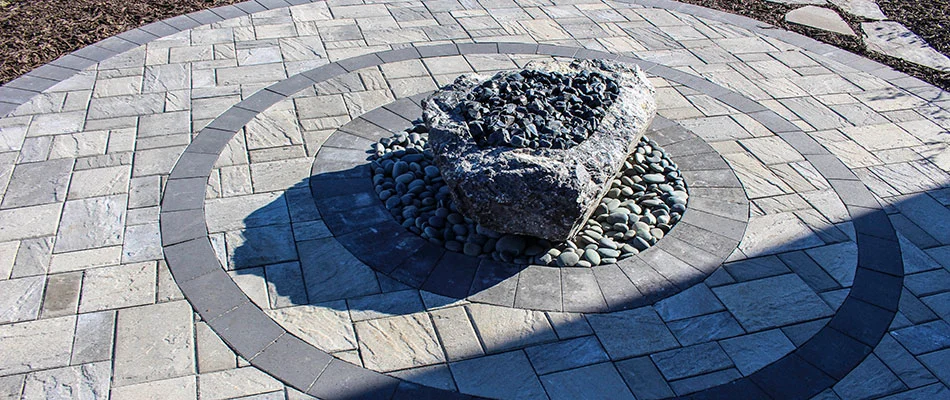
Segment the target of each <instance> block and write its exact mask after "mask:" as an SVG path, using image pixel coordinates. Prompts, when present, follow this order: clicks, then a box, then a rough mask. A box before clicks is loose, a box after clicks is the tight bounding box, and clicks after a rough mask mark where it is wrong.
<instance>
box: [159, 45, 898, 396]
mask: <svg viewBox="0 0 950 400" xmlns="http://www.w3.org/2000/svg"><path fill="white" fill-rule="evenodd" d="M478 53H481V54H495V53H506V54H507V53H511V54H541V55H550V56H562V57H569V58H571V57H573V58H581V59H583V58H604V59H615V60H618V61H622V62H627V63H632V64H637V65H639V66H640V67H641V68H643V69H644V70H646V71H647V72H648V73H650V74H653V75H656V76H660V77H663V78H665V79H668V80H671V81H674V82H678V83H680V84H683V85H686V86H688V87H690V88H691V89H693V90H697V91H700V92H703V93H705V94H707V95H710V96H712V97H714V98H716V99H718V100H720V101H722V102H724V103H726V104H728V105H729V106H731V107H733V108H735V109H737V110H739V111H741V112H744V113H746V114H748V115H749V116H751V117H752V118H754V119H755V120H757V121H758V122H759V123H761V124H762V125H764V126H765V127H767V128H768V129H770V130H771V131H772V132H774V133H775V134H777V135H778V136H779V137H781V138H782V139H784V140H785V141H786V142H788V143H789V144H790V145H791V146H792V147H793V148H795V149H796V150H797V151H798V152H800V153H801V154H802V155H804V156H805V158H806V159H807V160H808V161H809V162H811V163H812V164H813V165H814V166H815V168H816V169H817V170H818V172H819V173H820V174H821V175H822V176H823V177H824V178H825V179H826V180H827V181H828V182H829V183H830V184H831V186H832V187H833V189H834V190H835V192H836V193H837V194H838V196H839V197H840V198H841V200H842V202H844V204H845V205H846V207H847V209H848V211H849V213H850V215H851V217H852V220H853V223H854V228H855V232H856V234H857V244H858V265H857V270H856V274H855V278H854V284H853V286H852V288H851V291H850V293H849V294H848V296H847V297H846V299H845V300H844V302H843V304H842V305H841V307H840V308H839V309H838V312H837V313H836V314H835V315H834V317H832V319H831V321H830V322H829V323H828V324H827V325H826V326H825V327H824V328H822V329H821V330H820V331H819V332H818V333H817V334H815V335H814V336H813V337H812V338H810V339H809V340H808V341H806V342H805V343H804V344H803V345H802V346H800V347H799V348H798V349H796V350H795V351H793V352H792V353H790V354H788V355H786V356H785V357H783V358H781V359H780V360H778V361H776V362H774V363H772V364H770V365H768V366H766V367H764V368H762V369H761V370H759V371H757V372H755V373H753V374H751V375H749V376H747V377H744V378H740V379H737V380H735V381H733V382H730V383H727V384H724V385H720V386H716V387H713V388H710V389H707V390H704V391H701V392H698V393H695V394H693V395H691V396H690V397H696V398H809V397H811V396H813V395H815V394H817V393H819V392H821V391H822V390H824V389H826V388H828V387H830V386H831V385H833V384H834V383H835V382H837V381H838V380H840V379H842V378H843V377H844V376H845V375H846V374H847V373H848V372H850V371H851V370H852V369H853V368H854V367H856V366H857V365H858V364H859V363H860V362H861V361H862V360H863V359H864V358H865V357H866V356H867V355H868V354H870V352H871V350H872V349H873V347H874V346H875V345H876V344H877V343H878V342H879V341H880V339H881V338H882V337H883V335H884V334H885V333H886V331H887V328H888V326H889V325H890V322H891V320H892V319H893V317H894V314H895V313H896V311H897V304H898V300H899V297H900V293H901V285H902V281H903V262H902V260H901V253H900V247H899V245H898V242H897V236H896V233H895V231H894V228H893V226H892V225H891V223H890V221H889V220H888V218H887V216H886V215H885V213H884V211H883V210H882V209H881V207H880V205H879V204H878V203H877V201H876V200H875V199H874V197H873V195H872V194H871V192H870V191H869V190H868V189H867V188H866V187H865V186H864V184H863V183H862V182H861V181H860V180H859V179H858V177H857V176H855V175H854V174H853V173H852V172H851V171H850V170H849V169H848V168H847V167H846V166H845V165H844V164H843V163H842V162H841V161H840V160H838V158H837V157H835V156H834V155H832V154H831V153H830V152H828V151H827V150H825V149H824V148H823V147H822V146H820V145H819V144H818V142H816V141H815V140H813V139H811V138H810V137H809V136H807V135H806V134H805V133H804V132H802V131H801V130H800V129H799V128H798V127H797V126H796V125H794V124H792V123H791V122H789V121H787V120H785V119H784V118H782V117H781V116H779V115H778V114H776V113H775V112H773V111H771V110H768V109H766V108H765V107H763V106H762V105H760V104H758V103H756V102H754V101H752V100H749V99H747V98H745V97H743V96H741V95H739V94H737V93H735V92H732V91H729V90H727V89H725V88H723V87H721V86H718V85H716V84H713V83H711V82H709V81H707V80H705V79H702V78H699V77H696V76H693V75H689V74H686V73H684V72H681V71H678V70H675V69H672V68H669V67H666V66H663V65H658V64H655V63H651V62H647V61H643V60H640V59H636V58H632V57H627V56H619V55H616V54H610V53H605V52H599V51H591V50H585V49H578V48H572V47H565V46H555V45H545V44H542V45H535V44H521V43H474V44H446V45H436V46H418V47H416V46H413V47H407V48H403V49H398V50H390V51H384V52H380V53H373V54H367V55H363V56H359V57H354V58H350V59H346V60H341V61H338V62H335V63H331V64H328V65H324V66H321V67H319V68H315V69H313V70H310V71H307V72H304V73H301V74H299V75H295V76H293V77H290V78H288V79H286V80H284V81H281V82H279V83H276V84H274V85H272V86H270V87H268V88H266V89H264V90H261V91H259V92H257V93H255V94H254V95H252V96H250V97H249V98H247V99H245V100H244V101H242V102H240V103H238V104H237V105H235V106H234V107H233V108H231V109H229V110H227V111H226V112H224V113H223V114H222V115H221V116H219V117H218V118H217V119H215V120H214V121H213V122H212V123H211V124H209V125H208V126H207V127H206V128H205V129H203V130H202V131H201V132H200V133H199V134H198V136H196V137H195V139H194V141H193V142H192V143H191V145H189V146H188V148H187V149H186V150H185V152H184V153H183V154H182V156H181V158H180V159H179V161H178V163H177V164H176V165H175V167H174V169H173V171H172V173H171V175H170V177H169V180H168V183H167V184H166V187H165V192H164V195H163V200H162V206H161V221H160V222H161V231H162V243H163V247H164V251H165V257H166V259H167V261H168V265H169V268H170V269H171V271H172V274H173V276H174V278H175V280H176V282H177V283H178V285H179V286H180V287H181V290H182V292H183V293H184V294H185V297H186V298H187V299H188V301H189V302H190V303H191V304H192V305H193V306H194V308H195V309H196V310H197V312H198V313H199V314H200V315H201V317H202V318H203V319H204V320H205V321H207V322H208V324H209V325H210V326H211V328H212V329H213V330H214V331H215V332H216V333H217V334H218V335H220V336H221V338H222V339H224V340H225V342H227V343H228V345H229V346H231V348H232V349H234V350H235V351H236V352H237V353H238V354H239V355H241V356H242V357H244V358H246V359H247V360H249V361H250V363H251V364H252V365H254V366H256V367H258V368H260V369H262V370H264V371H266V372H268V373H270V374H271V375H273V376H275V377H277V378H278V379H280V380H282V381H283V382H285V383H286V384H288V385H290V386H293V387H295V388H297V389H299V390H301V391H304V392H306V393H309V394H311V395H314V396H317V397H320V398H325V399H337V398H394V397H400V398H401V397H404V396H405V397H410V396H412V397H413V398H426V397H431V398H440V399H443V398H468V397H470V396H467V395H463V394H459V393H454V392H446V391H442V390H439V389H434V388H429V387H423V386H418V385H415V384H410V383H408V382H403V381H400V380H398V379H396V378H393V377H390V376H388V375H384V374H381V373H378V372H374V371H371V370H368V369H364V368H361V367H358V366H355V365H353V364H349V363H347V362H344V361H341V360H338V359H336V358H333V357H332V356H330V355H329V354H327V353H325V352H323V351H321V350H319V349H317V348H315V347H313V346H312V345H310V344H308V343H306V342H304V341H303V340H301V339H299V338H297V337H295V336H293V335H291V334H289V333H288V332H287V331H286V330H285V329H283V328H282V327H281V326H279V325H278V324H277V323H276V322H274V321H273V320H272V319H270V318H269V317H268V316H267V315H266V314H265V313H264V312H263V311H262V310H261V309H260V308H259V307H257V305H255V304H253V303H252V302H251V301H250V299H249V298H248V297H247V296H246V295H245V294H244V293H243V292H242V291H241V290H240V289H239V288H238V286H237V285H236V284H235V283H234V281H232V280H231V279H230V277H229V276H228V274H227V273H226V272H225V271H224V269H223V268H222V266H221V264H220V263H219V262H218V260H217V258H216V257H215V254H214V251H213V250H212V247H211V243H210V240H209V238H208V230H207V225H206V223H205V218H204V210H203V208H204V193H205V184H206V182H207V180H208V177H209V175H210V173H211V169H212V167H213V165H214V162H215V160H217V158H218V156H219V154H220V153H221V151H223V149H224V147H225V146H226V145H227V143H228V141H229V140H231V138H232V137H233V136H234V134H235V133H236V132H238V131H239V130H240V129H241V128H242V127H243V126H244V125H245V124H246V123H248V122H249V121H250V120H251V119H253V118H254V117H255V116H256V115H257V114H258V113H260V112H262V111H263V110H264V109H266V108H268V107H269V106H271V105H273V104H275V103H277V102H278V101H281V100H283V99H285V98H287V97H288V96H290V95H291V94H293V93H296V92H297V91H299V90H302V89H304V88H306V87H309V86H311V85H313V84H315V83H318V82H322V81H325V80H327V79H330V78H333V77H335V76H338V75H341V74H345V73H348V72H352V71H355V70H358V69H361V68H365V67H371V66H376V65H380V64H383V63H388V62H396V61H403V60H409V59H416V58H424V57H439V56H449V55H458V54H478ZM396 106H398V105H396V103H394V105H393V107H396ZM383 110H386V111H388V112H390V113H392V111H391V110H389V109H386V108H383ZM378 112H379V113H382V114H385V112H383V111H378ZM397 116H398V115H397ZM373 117H374V116H373V115H370V116H369V118H373ZM364 119H365V120H367V122H370V123H372V122H371V121H370V120H368V118H364ZM660 123H661V124H662V123H663V122H662V120H661V121H660ZM654 128H655V130H656V131H657V134H656V136H655V137H661V138H662V140H660V139H658V141H660V142H661V144H663V145H664V146H666V147H667V148H668V149H671V152H673V154H674V155H676V154H677V153H676V151H677V150H676V148H677V144H678V143H686V142H687V141H688V140H690V137H688V136H683V135H680V136H677V135H676V134H674V132H681V131H679V130H676V129H669V130H665V129H663V128H672V126H667V127H663V126H662V125H661V126H660V127H656V126H654ZM379 129H382V128H381V127H379ZM351 133H352V132H351ZM667 133H669V135H668V136H664V135H666V134H667ZM342 138H343V137H342V136H341V139H342ZM683 148H684V149H686V148H689V146H686V145H684V147H683ZM323 149H325V150H326V151H328V152H332V151H334V150H330V149H339V150H345V148H342V147H337V148H334V147H332V146H330V145H328V146H327V147H325V148H323ZM323 151H324V150H321V153H322V152H323ZM704 154H706V155H708V154H712V155H714V156H715V157H711V156H704ZM327 155H329V153H328V154H327ZM318 157H320V155H319V153H318ZM689 157H696V158H700V157H703V159H701V160H697V161H696V164H695V165H697V166H706V165H708V167H699V168H695V171H696V173H695V174H694V175H693V176H689V175H687V179H689V180H688V182H697V181H699V180H701V177H702V176H703V174H704V173H705V172H700V171H704V170H720V169H728V166H727V165H726V164H725V163H724V162H722V160H721V158H719V156H718V154H716V153H697V154H696V156H685V155H684V156H683V157H677V158H676V161H677V162H678V163H679V164H680V165H681V167H683V168H684V169H687V170H689V169H690V168H689V165H691V163H690V162H684V159H685V158H689ZM717 158H718V162H717V161H716V159H717ZM332 159H334V158H333V157H327V158H326V160H328V161H329V160H332ZM719 162H722V164H719ZM327 167H328V168H330V164H327ZM320 168H324V167H322V166H321V167H315V172H317V173H326V172H334V171H333V170H329V169H328V170H326V171H324V170H321V169H320ZM337 168H338V169H337V170H336V171H337V172H342V174H341V175H334V176H333V177H334V178H339V179H354V181H353V183H357V182H356V181H355V179H360V176H359V175H358V174H361V173H363V172H358V171H359V169H358V168H357V169H353V168H352V165H350V166H346V165H344V164H342V163H341V164H340V165H337ZM346 171H351V172H352V173H353V174H354V175H352V176H345V173H346ZM729 173H730V174H731V171H730V172H729ZM327 176H329V175H327ZM727 176H728V175H727ZM367 178H368V177H367ZM367 178H362V180H363V181H364V182H367V183H368V179H367ZM732 178H733V179H734V176H733V177H732ZM316 180H317V181H319V180H320V179H316ZM336 186H337V187H342V186H341V185H336ZM316 188H317V189H320V188H321V187H320V186H319V185H317V187H316ZM317 192H320V191H319V190H317ZM374 194H375V193H374ZM340 195H343V196H345V195H346V193H340ZM320 196H322V195H320ZM376 200H377V201H378V199H376ZM691 207H692V205H691ZM690 214H694V215H696V216H699V217H701V218H695V217H694V218H690ZM324 217H325V218H327V219H328V221H332V218H335V217H334V216H332V215H324ZM386 217H387V218H389V220H391V217H389V215H388V214H386ZM715 217H716V216H715V215H714V214H710V213H705V212H702V211H700V210H696V209H692V208H691V209H690V210H689V211H687V213H686V214H685V215H684V219H683V221H682V222H681V224H686V225H684V226H691V225H693V226H696V227H698V228H702V229H706V230H708V231H710V232H714V231H719V230H720V228H719V226H718V225H717V223H718V222H721V220H722V218H715ZM329 224H332V222H329ZM400 229H401V228H400ZM743 230H744V226H743ZM343 236H346V235H343ZM341 237H342V236H341ZM739 238H741V232H740V236H739ZM739 238H736V239H734V241H735V243H738V240H739ZM664 241H665V239H664ZM344 242H345V239H344ZM662 242H663V241H661V243H662ZM671 242H672V241H671ZM733 248H734V247H733ZM730 250H731V249H730ZM654 253H657V254H662V253H665V251H664V252H662V253H661V252H660V251H656V252H654ZM413 254H415V253H413ZM668 254H669V253H668ZM677 255H678V254H675V253H674V254H670V258H671V259H676V260H679V259H678V258H676V256H677ZM388 257H391V256H388ZM644 258H647V257H644ZM644 261H646V262H649V260H644ZM682 282H684V283H687V282H691V281H690V280H686V279H684V280H683V281H682Z"/></svg>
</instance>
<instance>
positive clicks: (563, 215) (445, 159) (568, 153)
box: [423, 61, 656, 241]
mask: <svg viewBox="0 0 950 400" xmlns="http://www.w3.org/2000/svg"><path fill="white" fill-rule="evenodd" d="M527 68H533V69H541V70H549V71H557V72H561V73H576V72H579V71H581V70H583V69H591V70H594V71H597V72H600V73H602V74H604V75H607V76H609V77H611V78H613V79H614V80H615V81H616V82H617V84H618V86H619V87H620V93H619V95H618V96H617V98H616V100H615V101H614V102H613V103H612V104H611V106H610V109H609V111H608V112H607V115H606V116H604V117H603V119H602V121H601V123H600V125H599V127H598V128H597V130H596V131H594V132H593V133H592V134H591V135H590V136H589V137H588V138H587V139H586V140H584V141H583V142H581V143H580V144H578V145H576V146H574V147H571V148H568V149H549V148H544V149H531V148H514V147H485V148H481V147H479V146H478V145H477V144H476V143H475V140H474V139H473V138H472V135H471V133H470V132H469V129H468V126H467V124H466V123H465V120H464V118H463V116H462V115H461V114H460V107H459V103H460V102H461V101H463V100H465V96H466V94H467V93H468V92H469V91H471V90H472V89H473V88H474V87H475V86H477V85H478V84H480V83H481V82H483V81H484V80H485V79H486V78H487V77H483V76H478V75H467V76H463V77H460V78H459V79H457V80H456V81H455V82H454V83H453V84H452V85H449V86H448V87H446V88H444V89H443V90H441V91H439V92H437V93H435V94H434V95H432V96H431V97H430V98H429V99H427V100H426V102H425V105H424V113H423V115H424V118H425V121H426V125H428V127H429V144H430V146H431V147H432V150H433V152H434V154H435V163H436V165H437V166H438V167H439V169H440V170H441V171H442V177H443V178H444V179H445V181H446V183H447V184H448V186H449V187H450V188H451V190H452V195H453V196H454V197H455V200H456V201H455V204H456V205H457V206H458V208H459V210H460V211H461V212H462V213H463V214H465V215H466V216H468V217H470V218H472V219H474V220H475V221H476V222H478V223H479V224H481V225H483V226H485V227H487V228H490V229H492V230H495V231H498V232H502V233H511V234H521V235H530V236H535V237H540V238H544V239H548V240H554V241H563V240H566V239H568V238H570V237H572V236H574V234H575V233H577V231H578V230H579V229H580V227H581V226H582V225H583V223H584V221H586V220H587V217H588V216H589V215H590V213H591V212H592V211H593V207H594V206H595V205H597V203H598V202H599V201H600V198H601V197H602V196H603V195H604V193H605V192H606V191H607V189H609V185H610V181H611V179H612V178H613V177H614V176H615V175H616V173H617V172H618V171H619V169H620V168H621V167H622V166H623V163H624V160H625V159H626V158H627V156H628V155H629V154H630V152H631V151H632V150H633V149H634V148H635V146H636V144H637V142H638V141H639V140H640V137H642V136H643V133H644V132H645V131H646V129H647V127H648V126H649V125H650V123H651V122H652V120H653V117H654V116H655V115H656V100H655V89H654V88H653V86H652V85H651V84H650V82H649V81H648V80H647V78H646V75H645V74H644V73H643V72H642V71H640V70H639V68H637V67H633V66H628V65H625V64H621V63H616V62H606V61H582V62H575V63H571V64H567V63H545V64H530V65H529V66H528V67H527Z"/></svg>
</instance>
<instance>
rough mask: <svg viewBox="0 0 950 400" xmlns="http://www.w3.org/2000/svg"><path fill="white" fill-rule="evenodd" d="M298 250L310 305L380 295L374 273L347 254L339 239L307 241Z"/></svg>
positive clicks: (301, 243) (300, 243) (299, 245)
mask: <svg viewBox="0 0 950 400" xmlns="http://www.w3.org/2000/svg"><path fill="white" fill-rule="evenodd" d="M297 246H298V250H299V252H300V264H301V267H302V269H303V277H304V281H305V282H306V285H307V293H308V294H309V296H310V301H311V302H321V301H330V300H337V299H345V298H350V297H356V296H361V295H368V294H373V293H378V292H379V284H378V283H377V282H376V277H375V275H374V274H373V271H372V270H371V269H370V268H369V267H367V266H365V265H363V263H361V262H360V261H359V260H357V259H356V258H355V257H353V256H352V255H351V254H350V253H349V252H348V251H346V249H344V248H343V246H342V245H340V244H339V242H337V241H336V239H333V238H328V239H317V240H310V241H304V242H299V243H298V244H297Z"/></svg>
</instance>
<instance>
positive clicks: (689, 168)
mask: <svg viewBox="0 0 950 400" xmlns="http://www.w3.org/2000/svg"><path fill="white" fill-rule="evenodd" d="M290 3H293V5H291V4H290ZM290 3H287V2H285V1H283V0H258V1H256V2H247V3H241V4H238V5H236V6H228V7H223V8H218V9H214V10H210V11H202V12H198V13H194V14H189V15H187V16H181V17H176V18H173V19H170V20H167V21H163V22H159V23H155V24H152V25H148V26H145V27H142V28H140V29H136V30H133V31H130V32H126V33H123V34H120V35H118V36H116V37H113V38H110V39H107V40H105V41H103V42H100V43H98V44H96V45H93V46H90V47H87V48H85V49H82V50H80V51H78V52H76V53H74V54H71V55H67V56H64V57H63V58H61V59H59V60H57V61H55V62H53V63H51V64H49V65H46V66H43V67H41V68H39V69H37V70H35V71H33V72H31V73H30V74H28V75H26V76H24V77H21V78H19V79H17V80H15V81H13V82H10V83H9V84H7V85H5V86H3V87H2V88H0V115H5V116H4V117H3V118H0V151H2V152H0V189H2V192H3V193H4V194H3V198H2V202H0V354H2V355H3V356H2V357H0V397H3V398H19V397H23V398H44V397H73V398H108V397H110V396H111V398H114V399H121V398H133V399H143V398H201V399H213V398H215V399H216V398H262V399H264V398H266V399H271V398H279V399H284V398H287V399H298V398H313V397H316V398H324V399H337V398H359V397H365V398H397V397H398V398H417V397H418V398H425V397H424V396H429V398H454V397H457V398H465V397H467V396H482V397H491V398H518V399H521V398H551V399H574V398H636V399H656V398H666V397H673V396H695V397H697V398H704V397H716V396H720V397H725V398H739V397H741V398H759V397H763V398H764V397H773V398H841V399H852V398H892V399H898V398H921V399H937V398H950V389H948V385H950V364H948V362H947V361H946V360H947V359H948V357H947V353H948V351H950V350H948V349H950V325H948V321H950V295H948V292H950V209H948V207H950V188H948V183H950V148H948V143H950V133H948V130H950V94H947V93H946V92H943V91H941V90H939V89H937V88H935V87H933V86H930V85H928V84H926V83H924V82H922V81H919V80H917V79H914V78H911V77H908V76H906V75H903V74H901V73H898V72H895V71H893V70H891V69H889V68H887V67H884V66H882V65H880V64H877V63H874V62H872V61H870V60H867V59H863V58H860V57H857V56H854V55H851V54H849V53H846V52H844V51H842V50H838V49H835V48H833V47H830V46H827V45H823V44H820V43H818V42H815V41H813V40H811V39H807V38H804V37H802V36H799V35H796V34H792V33H789V32H785V31H781V30H777V29H774V28H770V27H764V26H760V25H761V24H760V23H757V22H755V21H752V20H748V19H745V18H741V17H737V16H733V15H728V14H724V13H720V12H716V11H712V10H708V9H703V8H699V7H694V6H689V5H685V4H681V3H676V2H671V1H665V0H625V1H594V0H573V1H560V0H524V1H522V0H483V1H469V0H463V1H456V0H438V1H426V2H421V1H398V2H397V1H366V2H361V1H350V0H340V1H329V2H327V1H319V2H312V3H311V2H307V1H294V0H291V1H290ZM297 3H300V4H297ZM552 57H553V58H556V59H571V58H611V59H619V60H621V61H625V62H630V63H636V64H638V65H640V66H641V67H642V68H643V69H644V70H645V71H646V72H647V74H648V75H649V76H650V78H651V81H652V82H653V83H654V85H655V86H656V87H657V101H658V103H659V104H658V105H659V115H660V116H661V117H662V118H658V120H657V122H655V123H654V126H653V129H652V130H651V131H650V132H649V133H648V136H650V137H652V138H654V139H655V140H657V141H658V142H660V143H661V144H662V145H664V147H665V148H667V150H668V151H669V153H670V154H671V157H672V159H673V160H674V161H676V162H677V163H678V164H679V165H680V167H681V168H682V169H683V170H684V176H685V177H686V182H687V185H689V186H690V195H691V200H690V201H691V203H690V205H689V207H690V208H689V209H688V211H687V213H686V214H685V215H684V219H683V221H682V222H681V223H680V224H679V225H677V226H676V227H675V228H674V229H673V231H672V232H671V234H670V236H669V237H667V238H664V240H661V241H660V242H659V243H660V245H658V246H657V247H656V248H653V249H651V250H649V251H646V252H643V253H642V254H641V255H640V256H639V257H634V258H630V259H627V260H624V261H622V262H620V263H618V264H616V265H611V266H604V267H603V268H601V267H597V268H591V269H588V270H580V269H564V270H560V269H557V268H546V267H544V268H541V267H537V268H536V267H531V268H527V269H524V270H510V269H505V268H503V267H501V266H498V265H495V264H494V263H490V262H487V261H479V260H478V259H472V258H468V257H467V256H462V255H459V254H455V253H450V252H444V251H441V252H440V251H439V250H438V249H437V248H435V247H434V246H430V245H429V244H428V243H426V242H422V243H418V242H420V241H421V240H419V239H417V238H415V239H414V238H413V237H409V234H408V232H406V231H404V230H401V229H395V228H393V224H394V222H393V220H392V218H390V216H389V215H388V214H385V209H382V207H381V204H380V201H379V200H378V197H376V193H375V192H374V191H373V190H372V184H371V180H370V176H369V175H368V170H367V168H366V161H365V160H366V155H367V154H365V150H366V149H368V146H369V144H370V143H372V141H374V140H375V139H376V138H378V137H381V136H388V135H389V134H390V133H391V132H395V131H398V130H401V129H403V128H406V127H409V126H410V124H411V120H413V119H415V118H417V117H418V116H419V115H420V108H419V101H420V100H421V98H423V97H424V96H425V95H426V94H427V93H429V92H431V91H433V90H436V89H437V88H438V87H439V86H440V85H443V84H446V83H449V82H451V81H452V80H454V79H455V77H457V76H458V75H460V74H464V73H468V72H473V71H475V72H484V73H493V72H494V71H499V70H505V69H514V68H518V67H521V66H523V65H525V64H526V63H527V62H530V61H532V60H545V59H547V60H549V59H551V58H552ZM694 196H695V199H697V200H695V201H694V200H693V199H694ZM381 210H382V211H381ZM396 228H400V227H398V225H397V226H396ZM723 259H725V262H723Z"/></svg>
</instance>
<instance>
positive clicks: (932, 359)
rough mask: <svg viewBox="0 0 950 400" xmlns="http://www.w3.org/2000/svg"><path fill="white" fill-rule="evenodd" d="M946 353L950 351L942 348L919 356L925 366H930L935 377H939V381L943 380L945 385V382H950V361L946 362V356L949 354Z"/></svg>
mask: <svg viewBox="0 0 950 400" xmlns="http://www.w3.org/2000/svg"><path fill="white" fill-rule="evenodd" d="M948 353H950V350H948V349H943V350H940V351H935V352H933V353H930V354H924V355H922V356H920V361H921V362H922V363H924V365H926V366H927V368H930V370H931V371H933V373H934V375H937V378H940V381H941V382H943V384H944V385H947V382H950V363H948V362H947V359H948V357H947V356H948V355H950V354H948Z"/></svg>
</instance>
